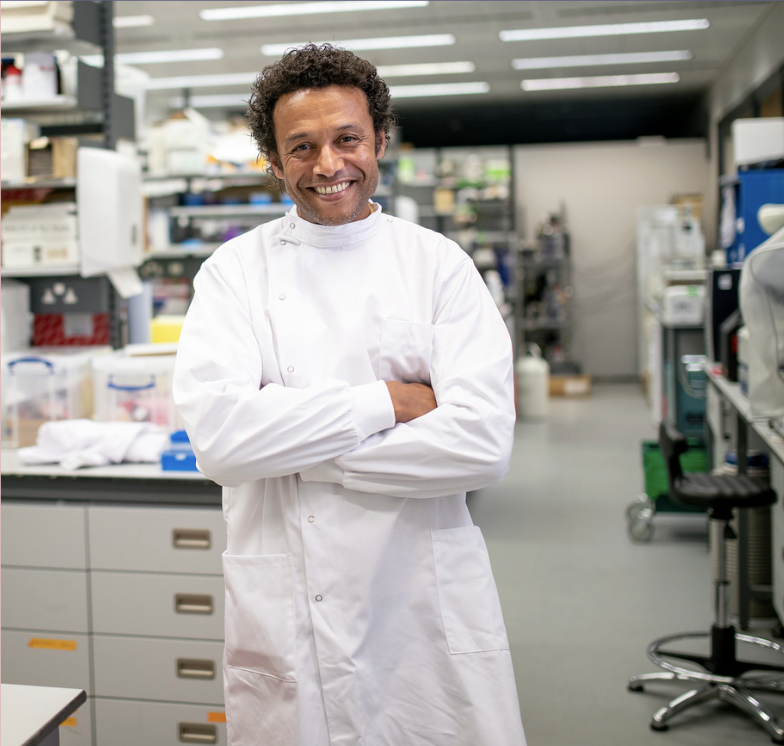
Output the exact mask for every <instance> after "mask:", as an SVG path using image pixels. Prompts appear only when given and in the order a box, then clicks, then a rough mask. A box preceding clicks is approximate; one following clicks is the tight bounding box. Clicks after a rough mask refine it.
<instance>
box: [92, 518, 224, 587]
mask: <svg viewBox="0 0 784 746" xmlns="http://www.w3.org/2000/svg"><path fill="white" fill-rule="evenodd" d="M88 516H89V527H90V563H91V566H92V567H93V568H94V569H100V570H127V571H132V572H169V573H171V572H173V573H193V574H204V575H223V569H222V564H221V554H222V553H223V550H224V549H225V548H226V527H225V524H224V522H223V514H222V513H221V511H219V510H208V509H201V508H182V509H180V508H157V507H135V506H134V507H115V506H112V507H103V506H91V507H90V510H89V513H88Z"/></svg>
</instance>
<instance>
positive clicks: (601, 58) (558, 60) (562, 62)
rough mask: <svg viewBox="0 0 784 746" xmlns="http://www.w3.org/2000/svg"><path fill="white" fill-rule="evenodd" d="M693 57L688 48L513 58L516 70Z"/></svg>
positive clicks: (668, 60)
mask: <svg viewBox="0 0 784 746" xmlns="http://www.w3.org/2000/svg"><path fill="white" fill-rule="evenodd" d="M692 57H693V55H692V53H691V52H689V51H688V50H683V51H673V52H624V53H621V54H579V55H570V56H568V57H525V58H523V59H518V60H512V67H513V68H514V69H515V70H545V69H548V68H553V67H591V66H594V65H621V64H637V63H645V62H679V61H682V60H690V59H691V58H692Z"/></svg>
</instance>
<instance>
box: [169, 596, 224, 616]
mask: <svg viewBox="0 0 784 746" xmlns="http://www.w3.org/2000/svg"><path fill="white" fill-rule="evenodd" d="M214 605H215V604H214V602H213V600H212V596H196V595H194V594H192V593H176V594H175V596H174V610H175V611H176V612H177V613H178V614H212V611H213V607H214Z"/></svg>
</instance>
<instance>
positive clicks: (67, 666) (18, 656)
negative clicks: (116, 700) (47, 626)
mask: <svg viewBox="0 0 784 746" xmlns="http://www.w3.org/2000/svg"><path fill="white" fill-rule="evenodd" d="M3 617H5V614H3ZM3 624H5V618H4V619H3ZM2 648H3V681H4V682H5V683H8V684H26V685H28V686H59V687H64V688H66V689H84V690H85V691H86V692H87V694H88V696H89V695H90V693H91V692H92V686H91V685H90V638H89V636H88V635H86V634H77V633H73V632H71V633H68V632H60V633H56V632H40V631H38V630H11V629H3V634H2Z"/></svg>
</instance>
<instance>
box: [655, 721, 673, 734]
mask: <svg viewBox="0 0 784 746" xmlns="http://www.w3.org/2000/svg"><path fill="white" fill-rule="evenodd" d="M669 729H670V726H669V725H667V723H657V722H656V721H655V720H652V721H651V730H655V731H658V732H659V733H662V732H663V731H665V730H669Z"/></svg>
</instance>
